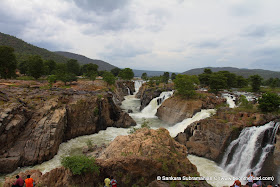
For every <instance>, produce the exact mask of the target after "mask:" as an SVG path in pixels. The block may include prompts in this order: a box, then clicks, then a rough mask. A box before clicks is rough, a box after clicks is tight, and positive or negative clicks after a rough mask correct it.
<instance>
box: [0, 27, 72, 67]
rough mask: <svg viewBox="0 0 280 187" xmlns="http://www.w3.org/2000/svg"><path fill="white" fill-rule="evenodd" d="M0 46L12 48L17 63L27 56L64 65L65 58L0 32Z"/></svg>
mask: <svg viewBox="0 0 280 187" xmlns="http://www.w3.org/2000/svg"><path fill="white" fill-rule="evenodd" d="M0 45H5V46H9V47H13V48H14V49H15V54H16V57H17V60H18V61H22V60H24V59H26V58H27V57H28V56H29V55H39V56H41V57H42V58H43V59H45V60H49V59H52V60H54V61H55V62H60V63H65V62H67V60H69V59H67V58H65V57H63V56H61V55H58V54H56V53H54V52H51V51H48V50H46V49H43V48H40V47H36V46H34V45H31V44H29V43H27V42H25V41H23V40H21V39H18V38H16V37H14V36H10V35H8V34H4V33H1V32H0Z"/></svg>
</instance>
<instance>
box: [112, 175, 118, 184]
mask: <svg viewBox="0 0 280 187" xmlns="http://www.w3.org/2000/svg"><path fill="white" fill-rule="evenodd" d="M111 186H112V187H117V180H116V179H114V177H113V176H112V177H111Z"/></svg>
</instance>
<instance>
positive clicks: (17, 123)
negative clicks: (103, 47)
mask: <svg viewBox="0 0 280 187" xmlns="http://www.w3.org/2000/svg"><path fill="white" fill-rule="evenodd" d="M120 85H122V84H119V85H117V90H118V92H119V93H122V90H124V89H122V88H121V87H120ZM2 87H3V86H2ZM4 88H5V89H1V98H2V101H1V108H0V112H1V114H0V116H1V117H0V118H1V119H0V121H1V124H0V142H1V144H0V150H1V152H0V173H8V172H12V171H13V170H15V169H17V168H18V167H22V166H29V165H35V164H38V163H42V162H43V161H46V160H49V159H51V158H52V157H53V156H54V155H55V154H56V153H57V151H58V147H59V145H60V144H61V143H62V142H64V141H67V140H69V139H71V138H74V137H77V136H81V135H86V134H92V133H96V132H98V131H100V130H103V129H106V128H107V127H110V126H114V127H130V126H133V125H136V123H135V122H134V120H133V119H132V118H131V117H130V116H129V115H128V114H127V113H125V112H123V111H122V110H121V108H120V107H119V106H118V105H116V104H115V103H114V101H113V100H114V97H115V98H116V97H118V98H120V99H122V95H117V94H116V93H113V92H108V91H103V90H94V91H93V90H85V89H83V90H75V89H59V88H58V89H52V90H48V89H40V88H38V87H35V86H34V87H32V88H30V87H25V86H22V85H19V86H6V87H4ZM87 88H88V86H87ZM125 90H126V93H123V95H126V94H127V89H125Z"/></svg>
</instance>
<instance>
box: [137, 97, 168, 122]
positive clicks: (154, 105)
mask: <svg viewBox="0 0 280 187" xmlns="http://www.w3.org/2000/svg"><path fill="white" fill-rule="evenodd" d="M172 94H173V91H167V92H162V93H161V94H160V96H158V97H156V98H154V99H153V100H151V101H150V103H149V104H148V105H147V106H146V107H145V108H144V109H143V110H142V111H141V112H139V113H132V114H131V117H136V118H157V116H156V113H157V109H158V108H159V107H160V105H161V104H162V102H163V101H164V100H166V99H168V98H169V97H171V96H172ZM159 100H160V101H161V102H159Z"/></svg>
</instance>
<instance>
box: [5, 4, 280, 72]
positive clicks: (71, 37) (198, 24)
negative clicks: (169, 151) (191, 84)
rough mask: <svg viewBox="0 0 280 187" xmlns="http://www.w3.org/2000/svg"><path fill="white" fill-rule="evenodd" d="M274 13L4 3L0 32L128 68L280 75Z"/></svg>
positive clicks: (265, 8) (272, 9) (279, 29)
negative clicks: (211, 68) (224, 69)
mask: <svg viewBox="0 0 280 187" xmlns="http://www.w3.org/2000/svg"><path fill="white" fill-rule="evenodd" d="M278 7H280V1H279V0H270V3H267V2H265V1H261V0H248V1H244V0H228V1H221V0H213V1H204V0H188V1H184V0H176V1H167V0H166V1H164V0H154V1H143V0H118V1H116V0H103V1H101V0H48V1H38V0H13V1H11V0H1V1H0V32H4V33H7V34H11V35H15V36H17V37H18V38H21V39H23V40H25V41H26V42H28V43H32V44H34V45H38V46H40V47H44V48H47V49H49V50H60V51H70V52H74V53H79V54H82V55H85V56H87V57H89V58H94V59H98V58H99V59H101V60H105V61H108V62H109V63H112V64H113V65H116V66H119V67H130V68H133V69H136V68H141V69H143V68H148V69H150V70H163V71H171V70H172V71H176V72H182V71H186V70H188V69H191V68H195V67H206V66H216V67H217V66H236V67H239V68H258V67H262V68H268V69H269V68H272V67H274V68H275V69H274V70H280V68H279V66H278V65H274V66H273V64H274V63H277V60H276V59H277V58H278V59H279V54H278V50H279V49H280V24H279V19H280V14H279V10H278ZM262 62H263V63H262ZM278 64H279V62H278ZM277 68H278V69H277Z"/></svg>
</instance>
